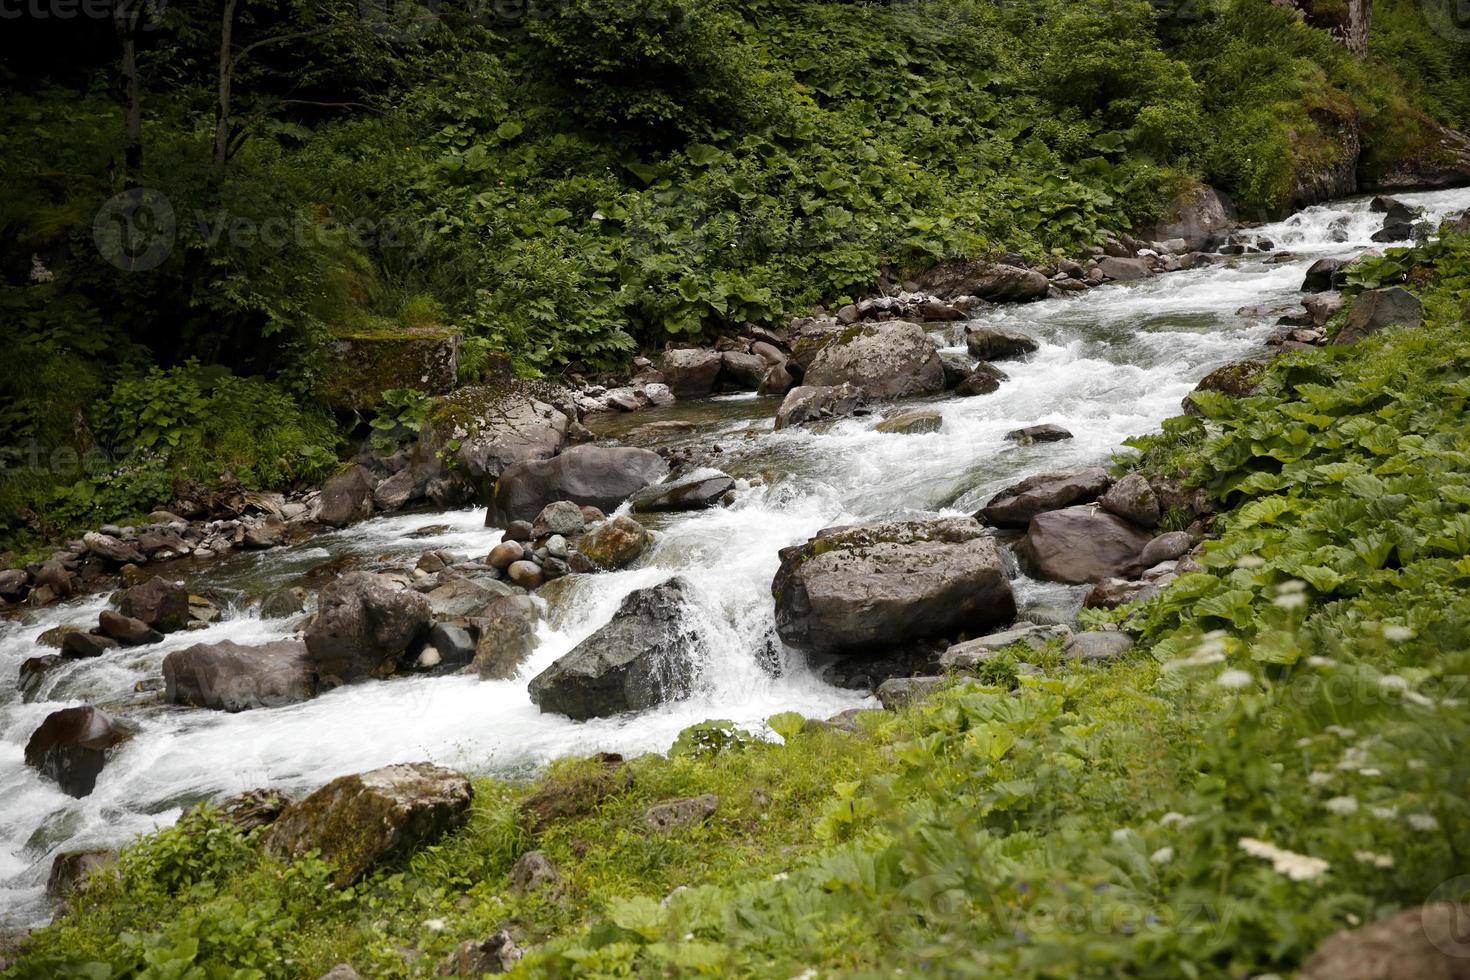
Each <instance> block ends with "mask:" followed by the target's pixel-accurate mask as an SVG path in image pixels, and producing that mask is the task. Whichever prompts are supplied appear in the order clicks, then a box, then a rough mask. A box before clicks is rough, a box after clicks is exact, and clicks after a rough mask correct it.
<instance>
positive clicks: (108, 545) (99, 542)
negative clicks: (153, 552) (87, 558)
mask: <svg viewBox="0 0 1470 980" xmlns="http://www.w3.org/2000/svg"><path fill="white" fill-rule="evenodd" d="M82 542H83V543H84V544H85V545H86V546H87V550H88V551H90V552H91V553H92V554H94V555H96V556H97V557H98V558H101V559H103V560H105V561H110V562H113V563H115V564H118V565H123V564H127V563H130V562H131V563H133V564H137V565H142V564H144V563H146V562H147V561H148V558H147V556H146V555H144V554H143V553H142V552H141V551H139V550H138V548H137V546H136V545H133V544H130V543H129V542H127V541H122V540H119V539H118V538H114V537H111V536H109V535H106V534H98V533H97V532H96V531H88V532H87V533H86V534H84V535H82Z"/></svg>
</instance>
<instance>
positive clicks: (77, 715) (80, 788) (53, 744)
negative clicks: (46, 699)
mask: <svg viewBox="0 0 1470 980" xmlns="http://www.w3.org/2000/svg"><path fill="white" fill-rule="evenodd" d="M130 734H131V733H130V732H129V731H128V730H127V729H126V728H124V727H123V726H122V725H120V724H119V723H118V722H116V721H114V720H113V719H112V717H111V716H109V715H107V714H106V713H104V712H102V711H99V710H98V709H96V708H93V707H90V706H87V705H83V706H80V707H76V708H62V709H61V710H60V711H53V712H52V713H51V714H49V715H47V716H46V720H45V721H43V722H41V725H40V727H39V728H37V729H36V730H35V731H34V732H33V733H32V734H31V737H30V740H29V741H28V742H26V748H25V761H26V765H28V766H30V767H31V768H32V769H36V770H39V771H40V773H41V775H43V776H45V777H47V778H48V779H50V780H52V781H53V782H55V783H56V784H57V785H58V786H59V787H61V791H62V792H63V793H66V794H67V795H68V796H75V797H78V798H80V797H83V796H86V795H87V794H88V793H91V792H92V789H93V787H95V786H96V785H97V777H98V775H100V774H101V772H102V767H103V766H104V765H105V764H106V762H107V758H108V756H109V755H110V754H111V751H112V749H113V748H115V747H116V746H118V745H120V744H122V743H123V742H125V741H126V740H127V739H128V738H129V736H130Z"/></svg>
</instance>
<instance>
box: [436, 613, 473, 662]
mask: <svg viewBox="0 0 1470 980" xmlns="http://www.w3.org/2000/svg"><path fill="white" fill-rule="evenodd" d="M429 645H430V646H431V647H433V648H434V651H435V652H436V653H438V654H439V662H440V663H441V664H444V665H445V666H448V667H463V666H464V665H465V664H467V663H469V662H470V661H471V660H474V659H475V641H474V640H472V639H470V634H469V631H468V630H466V629H465V628H464V627H462V626H454V625H452V624H450V623H440V624H439V625H438V626H435V627H434V628H433V629H432V630H430V631H429Z"/></svg>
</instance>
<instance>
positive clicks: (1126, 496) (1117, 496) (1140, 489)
mask: <svg viewBox="0 0 1470 980" xmlns="http://www.w3.org/2000/svg"><path fill="white" fill-rule="evenodd" d="M1098 503H1100V504H1102V508H1103V510H1105V511H1107V512H1108V513H1110V514H1117V515H1118V516H1119V517H1121V518H1123V520H1125V521H1128V522H1129V523H1130V524H1137V525H1138V526H1139V527H1142V528H1150V527H1155V526H1157V525H1158V523H1159V517H1160V513H1159V498H1158V497H1156V496H1155V495H1154V489H1153V487H1151V486H1149V482H1148V480H1146V479H1144V478H1143V476H1142V475H1141V474H1138V473H1129V474H1128V475H1127V476H1125V477H1123V479H1121V480H1119V481H1118V482H1117V483H1114V484H1113V485H1112V487H1111V488H1110V489H1109V490H1108V492H1107V493H1105V494H1103V495H1102V498H1101V499H1100V500H1099V501H1098Z"/></svg>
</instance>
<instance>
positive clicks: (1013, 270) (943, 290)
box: [918, 261, 1051, 303]
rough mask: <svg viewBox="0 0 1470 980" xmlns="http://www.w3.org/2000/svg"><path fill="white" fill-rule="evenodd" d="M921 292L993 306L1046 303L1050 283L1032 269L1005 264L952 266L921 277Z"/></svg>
mask: <svg viewBox="0 0 1470 980" xmlns="http://www.w3.org/2000/svg"><path fill="white" fill-rule="evenodd" d="M918 285H919V288H920V289H922V290H925V291H926V292H929V293H933V294H934V295H936V296H941V297H946V298H948V297H950V296H978V297H980V298H981V299H983V300H986V301H987V302H991V303H1025V302H1029V301H1031V300H1036V299H1044V298H1045V297H1046V294H1047V291H1048V290H1049V289H1050V288H1051V283H1050V282H1048V281H1047V278H1046V276H1044V275H1042V274H1041V273H1039V272H1035V271H1033V270H1031V269H1022V268H1021V267H1019V266H1014V265H1007V264H1005V263H1003V262H984V261H977V262H951V263H945V264H943V265H939V266H936V267H935V268H933V269H930V270H929V271H928V272H925V273H923V274H922V275H920V276H919V277H918Z"/></svg>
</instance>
